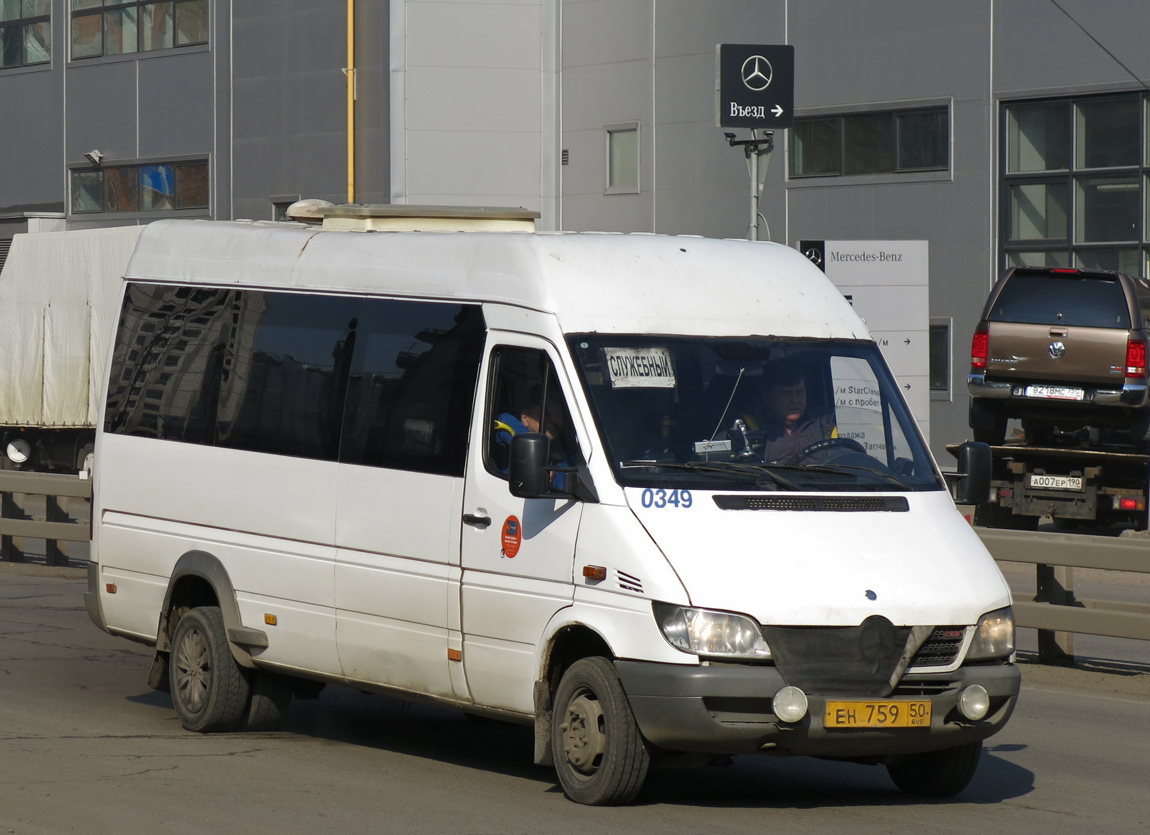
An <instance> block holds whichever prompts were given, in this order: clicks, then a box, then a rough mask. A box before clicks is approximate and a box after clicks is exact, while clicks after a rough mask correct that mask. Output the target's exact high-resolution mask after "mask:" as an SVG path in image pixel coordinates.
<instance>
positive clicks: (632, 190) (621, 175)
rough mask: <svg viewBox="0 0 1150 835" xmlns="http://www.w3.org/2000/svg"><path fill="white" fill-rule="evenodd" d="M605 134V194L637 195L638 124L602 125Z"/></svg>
mask: <svg viewBox="0 0 1150 835" xmlns="http://www.w3.org/2000/svg"><path fill="white" fill-rule="evenodd" d="M603 129H604V130H605V131H606V133H607V188H606V193H607V194H638V193H639V123H638V122H621V123H618V124H613V125H604V126H603Z"/></svg>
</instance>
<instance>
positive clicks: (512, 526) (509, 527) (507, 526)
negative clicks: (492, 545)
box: [502, 516, 523, 559]
mask: <svg viewBox="0 0 1150 835" xmlns="http://www.w3.org/2000/svg"><path fill="white" fill-rule="evenodd" d="M502 540H503V556H505V557H507V558H508V559H513V558H514V557H515V555H516V554H518V553H519V546H520V544H521V543H522V542H523V526H522V525H521V524H519V519H517V518H516V517H514V516H508V517H507V518H506V519H505V520H504V522H503V536H502Z"/></svg>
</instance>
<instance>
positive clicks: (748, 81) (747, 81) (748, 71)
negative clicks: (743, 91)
mask: <svg viewBox="0 0 1150 835" xmlns="http://www.w3.org/2000/svg"><path fill="white" fill-rule="evenodd" d="M774 74H775V71H774V69H772V68H771V62H770V61H768V60H767V59H766V58H764V57H763V56H762V55H752V56H751V57H750V58H748V59H747V60H746V61H744V62H743V84H744V85H745V86H746V88H747V89H748V90H753V91H755V92H756V93H758V92H760V91H762V90H765V89H767V88H768V87H770V86H771V76H772V75H774Z"/></svg>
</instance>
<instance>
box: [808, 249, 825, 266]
mask: <svg viewBox="0 0 1150 835" xmlns="http://www.w3.org/2000/svg"><path fill="white" fill-rule="evenodd" d="M803 255H805V256H807V258H809V259H810V262H811V263H812V264H814V265H815V266H816V267H821V266H822V263H823V254H822V253H821V252H819V251H818V250H817V249H815V248H814V247H813V246H812V247H811V248H810V249H808V250H807V251H806V252H804V253H803Z"/></svg>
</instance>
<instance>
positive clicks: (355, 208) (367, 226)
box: [287, 200, 539, 232]
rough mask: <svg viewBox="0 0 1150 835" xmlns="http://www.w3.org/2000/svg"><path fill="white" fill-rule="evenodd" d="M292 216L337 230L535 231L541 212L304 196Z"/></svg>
mask: <svg viewBox="0 0 1150 835" xmlns="http://www.w3.org/2000/svg"><path fill="white" fill-rule="evenodd" d="M287 214H288V217H290V218H291V219H292V220H298V221H303V222H305V223H321V224H322V225H323V228H324V229H326V230H332V231H337V232H534V231H535V221H536V220H538V219H539V212H535V211H531V210H529V209H522V208H501V207H485V206H410V205H405V204H399V203H387V204H375V205H371V204H352V205H344V206H336V205H333V204H331V203H328V202H327V201H326V200H300V201H298V202H296V203H293V204H292V205H291V206H290V207H289V208H288V211H287Z"/></svg>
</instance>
